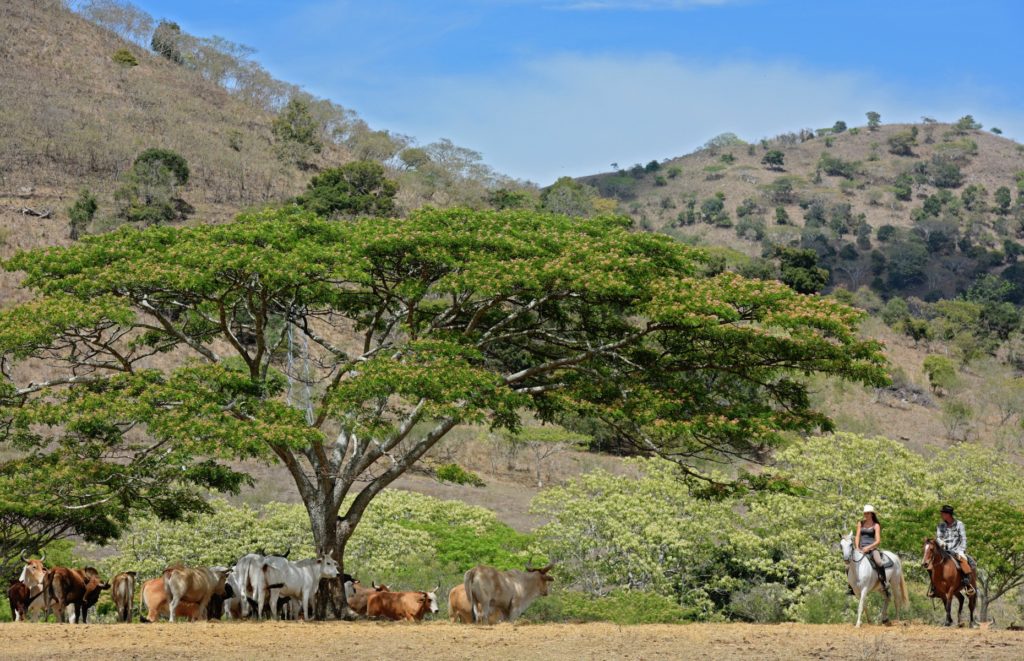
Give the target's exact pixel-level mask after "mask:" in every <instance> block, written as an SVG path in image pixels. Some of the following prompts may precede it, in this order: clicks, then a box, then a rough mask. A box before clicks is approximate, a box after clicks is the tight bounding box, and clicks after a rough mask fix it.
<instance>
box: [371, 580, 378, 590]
mask: <svg viewBox="0 0 1024 661" xmlns="http://www.w3.org/2000/svg"><path fill="white" fill-rule="evenodd" d="M370 587H372V588H373V589H374V590H376V589H377V582H376V581H370Z"/></svg>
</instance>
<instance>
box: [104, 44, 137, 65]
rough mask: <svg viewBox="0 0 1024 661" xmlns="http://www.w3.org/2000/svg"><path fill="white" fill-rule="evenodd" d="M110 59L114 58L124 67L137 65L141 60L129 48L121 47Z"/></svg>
mask: <svg viewBox="0 0 1024 661" xmlns="http://www.w3.org/2000/svg"><path fill="white" fill-rule="evenodd" d="M110 59H112V60H114V62H117V63H118V64H120V65H121V66H123V67H135V66H138V65H139V61H138V60H137V59H136V58H135V56H134V55H132V52H131V51H130V50H128V49H127V48H120V49H118V50H117V51H115V52H114V54H113V55H111V56H110Z"/></svg>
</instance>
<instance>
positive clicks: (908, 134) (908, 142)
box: [886, 126, 917, 156]
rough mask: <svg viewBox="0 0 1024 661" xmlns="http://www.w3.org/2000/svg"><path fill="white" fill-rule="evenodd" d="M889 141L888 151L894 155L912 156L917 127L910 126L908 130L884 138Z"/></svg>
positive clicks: (915, 143)
mask: <svg viewBox="0 0 1024 661" xmlns="http://www.w3.org/2000/svg"><path fill="white" fill-rule="evenodd" d="M886 142H888V143H889V153H890V154H895V155H896V156H913V155H914V147H915V146H916V145H917V127H916V126H912V127H911V128H910V130H908V131H900V132H899V133H895V134H893V135H891V136H889V139H888V140H886Z"/></svg>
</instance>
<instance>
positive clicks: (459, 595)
mask: <svg viewBox="0 0 1024 661" xmlns="http://www.w3.org/2000/svg"><path fill="white" fill-rule="evenodd" d="M448 619H450V620H451V621H452V622H461V623H462V624H473V609H472V608H470V606H469V598H468V597H466V586H465V585H463V584H462V583H459V584H458V585H456V586H455V587H453V588H452V589H451V590H450V591H449V592H448Z"/></svg>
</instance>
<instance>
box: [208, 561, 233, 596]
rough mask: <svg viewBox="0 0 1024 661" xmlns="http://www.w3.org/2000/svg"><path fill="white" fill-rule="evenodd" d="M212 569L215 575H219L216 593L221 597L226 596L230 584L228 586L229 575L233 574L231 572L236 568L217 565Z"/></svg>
mask: <svg viewBox="0 0 1024 661" xmlns="http://www.w3.org/2000/svg"><path fill="white" fill-rule="evenodd" d="M210 571H212V572H213V575H214V576H216V577H217V585H216V587H215V589H214V591H213V593H214V594H215V595H217V596H219V597H223V596H225V595H226V594H227V589H228V586H227V580H228V576H230V575H231V572H233V571H234V568H233V567H224V566H216V567H210Z"/></svg>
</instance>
